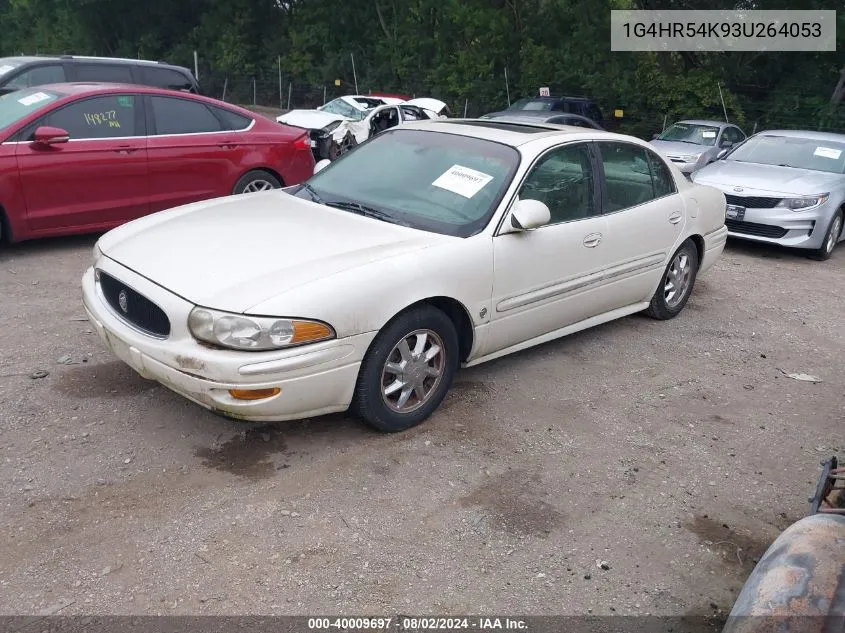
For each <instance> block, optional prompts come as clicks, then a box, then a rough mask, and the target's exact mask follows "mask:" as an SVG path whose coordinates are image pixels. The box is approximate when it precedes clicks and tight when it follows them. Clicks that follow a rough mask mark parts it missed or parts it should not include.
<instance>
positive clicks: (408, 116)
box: [276, 95, 450, 161]
mask: <svg viewBox="0 0 845 633" xmlns="http://www.w3.org/2000/svg"><path fill="white" fill-rule="evenodd" d="M449 114H450V112H449V106H447V105H446V104H445V103H444V102H443V101H440V100H438V99H432V98H429V97H420V98H419V99H410V100H408V101H405V100H403V99H397V98H392V97H376V96H367V95H351V96H344V97H338V98H337V99H333V100H332V101H329V102H328V103H326V104H325V105H322V106H320V107H319V108H317V109H316V110H291V111H290V112H287V113H285V114H283V115H281V116H279V117H276V121H278V122H279V123H284V124H285V125H292V126H294V127H301V128H305V129H307V130H309V131H310V133H311V149H312V151H313V152H314V158H315V160H318V161H319V160H323V159H329V160H335V159H336V158H337V157H338V156H340V155H341V154H343V153H344V152H346V151H348V150H350V149H352V148H353V147H355V146H356V145H358V144H359V143H363V142H364V141H366V140H367V139H368V138H370V137H371V136H375V135H376V134H378V133H379V132H383V131H384V130H387V129H390V128H392V127H396V126H397V125H401V124H403V123H408V122H411V121H425V120H427V119H443V118H447V117H448V116H449Z"/></svg>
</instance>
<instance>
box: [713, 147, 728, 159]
mask: <svg viewBox="0 0 845 633" xmlns="http://www.w3.org/2000/svg"><path fill="white" fill-rule="evenodd" d="M727 155H728V148H727V147H726V148H725V149H723V150H719V153H718V154H716V160H721V159H723V158H724V157H725V156H727Z"/></svg>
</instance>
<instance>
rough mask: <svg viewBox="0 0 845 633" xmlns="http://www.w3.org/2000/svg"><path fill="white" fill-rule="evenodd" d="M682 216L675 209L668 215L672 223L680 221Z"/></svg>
mask: <svg viewBox="0 0 845 633" xmlns="http://www.w3.org/2000/svg"><path fill="white" fill-rule="evenodd" d="M682 217H683V216H682V215H681V212H680V211H675V212H674V213H673V214H672V215H670V216H669V222H671V223H672V224H677V223H678V222H680V221H681V218H682Z"/></svg>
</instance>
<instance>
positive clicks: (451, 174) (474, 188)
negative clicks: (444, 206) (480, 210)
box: [431, 165, 493, 198]
mask: <svg viewBox="0 0 845 633" xmlns="http://www.w3.org/2000/svg"><path fill="white" fill-rule="evenodd" d="M491 180H493V176H491V175H489V174H485V173H484V172H480V171H476V170H474V169H470V168H469V167H463V166H461V165H452V166H451V167H450V168H449V169H447V170H446V171H445V172H443V175H441V176H440V177H439V178H438V179H437V180H435V181H434V182H433V183H431V184H432V185H433V186H435V187H439V188H441V189H445V190H446V191H451V192H452V193H456V194H458V195H459V196H463V197H464V198H472V197H473V196H474V195H475V194H477V193H478V192H479V191H481V190H482V189H483V188H484V187H485V185H487V183H489V182H490V181H491Z"/></svg>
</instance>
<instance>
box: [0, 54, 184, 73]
mask: <svg viewBox="0 0 845 633" xmlns="http://www.w3.org/2000/svg"><path fill="white" fill-rule="evenodd" d="M57 60H60V61H63V62H74V61H86V62H91V61H93V62H100V63H103V64H132V65H134V66H151V65H154V66H163V67H165V68H178V69H180V70H189V69H188V68H186V67H185V66H179V65H176V64H169V63H167V62H164V61H153V60H151V59H135V58H132V57H95V56H89V55H16V56H12V57H0V63H10V64H15V65H16V66H18V65H22V64H29V63H32V62H44V61H47V62H51V61H57Z"/></svg>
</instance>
